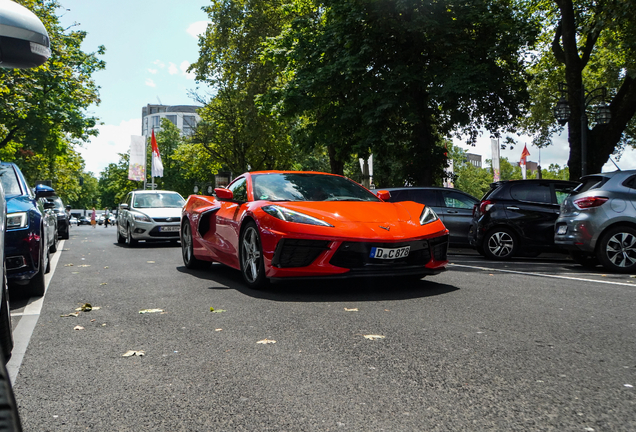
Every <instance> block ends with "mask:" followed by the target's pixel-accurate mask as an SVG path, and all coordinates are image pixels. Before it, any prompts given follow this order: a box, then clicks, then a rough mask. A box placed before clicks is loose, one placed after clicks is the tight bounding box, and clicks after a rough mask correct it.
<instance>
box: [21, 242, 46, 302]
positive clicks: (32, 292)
mask: <svg viewBox="0 0 636 432" xmlns="http://www.w3.org/2000/svg"><path fill="white" fill-rule="evenodd" d="M41 249H42V250H41V253H40V265H39V267H38V272H37V273H36V274H35V276H33V277H32V278H31V280H30V281H29V283H28V284H27V285H26V287H25V288H26V290H25V291H26V292H27V294H28V295H29V296H32V297H39V296H43V295H44V290H45V288H46V284H45V280H44V272H45V271H46V266H47V262H45V261H44V259H45V255H46V256H48V252H49V251H48V249H47V248H46V247H45V246H44V245H42V247H41ZM47 261H48V260H47Z"/></svg>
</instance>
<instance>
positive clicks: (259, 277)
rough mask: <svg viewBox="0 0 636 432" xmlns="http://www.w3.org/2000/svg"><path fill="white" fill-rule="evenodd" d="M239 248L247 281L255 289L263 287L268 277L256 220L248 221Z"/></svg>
mask: <svg viewBox="0 0 636 432" xmlns="http://www.w3.org/2000/svg"><path fill="white" fill-rule="evenodd" d="M239 250H240V261H241V273H242V274H243V279H244V280H245V283H247V285H248V286H249V287H250V288H253V289H259V288H262V287H263V286H264V285H265V284H266V283H267V278H265V264H264V262H263V248H262V246H261V236H260V234H259V232H258V227H257V226H256V224H255V223H254V222H248V223H247V225H246V226H245V229H244V230H243V232H242V233H241V240H240V242H239Z"/></svg>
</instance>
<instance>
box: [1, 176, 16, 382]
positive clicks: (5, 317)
mask: <svg viewBox="0 0 636 432" xmlns="http://www.w3.org/2000/svg"><path fill="white" fill-rule="evenodd" d="M6 220H7V205H6V200H5V197H4V190H3V189H2V185H1V183H0V262H1V263H2V274H1V275H0V276H1V277H2V283H1V285H2V288H1V298H0V302H1V303H0V349H2V352H1V354H2V359H3V363H2V364H5V363H6V362H7V361H9V358H11V350H12V349H13V330H12V328H11V313H10V308H9V288H8V286H7V268H6V264H5V260H4V245H5V232H6ZM0 372H1V370H0Z"/></svg>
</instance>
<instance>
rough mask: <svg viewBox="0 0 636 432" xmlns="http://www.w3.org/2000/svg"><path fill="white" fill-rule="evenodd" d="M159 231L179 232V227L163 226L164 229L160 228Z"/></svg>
mask: <svg viewBox="0 0 636 432" xmlns="http://www.w3.org/2000/svg"><path fill="white" fill-rule="evenodd" d="M159 231H161V232H175V231H179V225H175V226H162V227H159Z"/></svg>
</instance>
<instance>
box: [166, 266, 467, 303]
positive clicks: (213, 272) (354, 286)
mask: <svg viewBox="0 0 636 432" xmlns="http://www.w3.org/2000/svg"><path fill="white" fill-rule="evenodd" d="M177 271H179V272H181V273H186V274H189V275H192V276H194V277H196V278H199V279H203V280H209V281H212V282H214V285H213V286H211V287H210V288H209V289H211V290H218V289H234V290H236V291H239V292H241V293H242V294H245V295H248V296H250V297H254V298H261V299H267V300H274V301H280V302H299V301H300V302H333V301H352V300H356V301H378V300H406V299H412V298H422V297H431V296H437V295H442V294H448V293H451V292H453V291H457V290H459V288H457V287H455V286H452V285H447V284H441V283H437V282H435V280H434V278H435V276H428V277H427V278H424V279H421V280H413V279H412V278H411V279H408V278H404V279H401V278H396V277H386V278H377V277H376V278H373V279H366V278H355V279H348V280H333V279H330V280H320V279H315V280H302V281H298V280H295V281H291V280H290V281H280V282H279V281H277V282H274V283H270V284H269V285H267V286H266V287H265V288H264V289H263V290H253V289H250V288H248V287H247V286H245V284H244V283H243V280H242V277H241V273H240V272H239V271H238V270H234V269H232V268H230V267H227V266H224V265H222V264H217V263H215V264H213V265H212V266H211V267H210V268H207V269H204V270H189V269H187V268H186V267H184V266H181V267H177Z"/></svg>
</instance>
